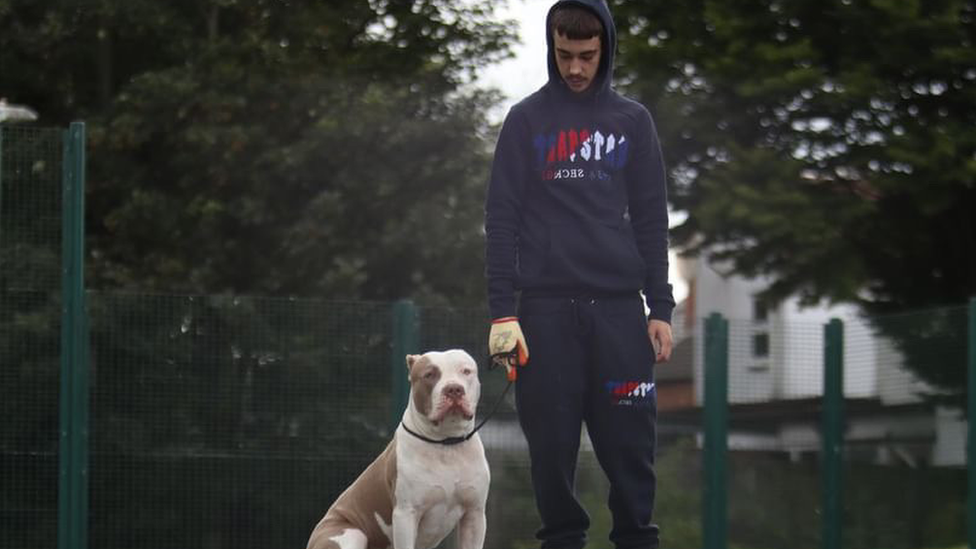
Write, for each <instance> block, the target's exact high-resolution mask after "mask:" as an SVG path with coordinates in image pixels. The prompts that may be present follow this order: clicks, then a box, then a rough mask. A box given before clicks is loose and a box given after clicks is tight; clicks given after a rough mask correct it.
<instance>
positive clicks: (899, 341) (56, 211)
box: [0, 126, 976, 549]
mask: <svg viewBox="0 0 976 549" xmlns="http://www.w3.org/2000/svg"><path fill="white" fill-rule="evenodd" d="M83 133H84V132H83V127H81V126H74V127H73V128H71V129H70V130H69V131H67V132H65V131H62V130H44V129H36V128H19V127H0V411H2V413H3V416H2V417H3V418H4V421H2V422H0V549H7V548H18V549H23V548H38V549H40V548H52V547H54V546H55V545H57V546H58V547H62V548H67V547H71V548H77V549H83V548H85V547H88V546H90V547H97V548H99V549H103V548H112V547H119V548H123V547H124V548H127V549H136V548H142V547H145V548H153V549H155V548H165V547H173V548H176V547H179V548H186V547H207V548H219V547H234V548H242V547H243V548H247V547H255V548H256V547H286V546H290V547H293V546H298V547H302V546H304V544H305V542H306V540H307V537H308V534H309V532H310V531H311V528H312V527H313V526H314V524H315V522H316V521H317V520H318V519H319V518H320V517H321V515H322V513H323V512H324V511H325V509H326V508H327V507H328V505H329V504H330V503H331V501H332V500H333V499H334V498H335V497H336V496H337V495H338V494H339V492H340V491H341V490H342V489H344V488H345V487H346V486H347V485H348V484H349V483H350V482H351V481H352V480H353V479H354V478H355V477H356V476H357V475H358V474H359V472H360V471H361V470H362V469H363V468H364V467H365V466H366V465H367V464H368V463H369V462H370V461H371V460H372V459H373V457H374V456H375V455H376V454H377V453H379V451H380V450H381V449H382V448H383V446H384V445H385V444H386V442H387V441H388V440H389V437H390V436H391V434H392V430H393V429H394V428H395V426H396V422H397V419H398V418H399V415H400V414H401V412H402V409H403V407H404V406H405V402H406V401H405V398H406V385H405V379H404V374H405V361H404V356H405V355H406V354H407V353H412V352H420V351H423V350H427V349H445V348H463V349H466V350H468V351H469V352H470V353H471V354H472V355H473V356H474V357H475V358H476V359H477V360H478V362H479V364H481V365H482V366H484V365H485V363H486V360H485V356H486V349H485V343H486V341H485V340H486V337H485V336H486V326H487V313H486V311H485V310H483V309H450V308H442V307H437V308H434V307H423V306H416V305H414V304H411V303H409V302H398V303H370V302H336V301H321V300H312V299H274V298H261V297H246V296H198V295H145V294H130V293H120V292H95V291H87V292H86V291H84V290H83V288H84V285H83V278H82V274H81V273H82V268H81V267H82V266H81V265H80V259H81V258H82V257H83V241H82V239H81V235H82V234H84V232H83V228H82V227H81V225H80V223H81V221H82V219H83V218H82V216H81V215H80V212H82V211H83V209H82V208H83V194H82V193H81V190H82V185H83V174H84V166H83V156H80V157H79V155H82V153H83V137H84V136H83ZM62 227H64V232H63V233H62ZM64 274H67V276H63V275H64ZM974 303H976V302H974ZM974 309H976V304H970V306H969V307H968V308H967V307H957V308H947V309H938V310H932V311H921V312H917V313H913V314H906V315H897V316H893V317H887V318H876V319H863V318H845V319H843V322H842V323H841V322H833V323H828V322H826V321H824V322H808V321H782V322H779V321H777V322H770V321H763V322H757V321H755V320H753V319H737V318H727V319H726V318H722V317H720V316H718V315H710V316H708V314H709V313H710V311H707V310H705V311H698V312H696V311H693V310H688V309H684V308H682V309H681V310H679V313H678V314H677V315H676V321H675V325H674V330H675V337H676V341H677V346H676V351H675V355H674V359H673V360H672V363H671V364H668V365H666V366H662V367H660V368H659V369H658V370H657V373H658V380H657V382H658V390H659V402H660V404H661V410H660V413H659V448H660V450H659V455H658V462H657V469H658V476H659V489H658V501H657V511H656V515H657V520H658V522H659V523H660V524H661V527H662V536H663V537H662V540H663V541H662V544H663V546H666V547H676V548H699V547H707V548H708V549H719V548H724V547H737V548H744V549H745V548H749V549H769V548H790V549H796V548H800V549H802V548H808V547H809V548H819V547H828V548H833V547H844V548H848V549H861V548H864V549H868V548H872V549H873V548H894V549H896V548H919V549H935V548H942V547H962V546H963V545H965V543H966V540H967V537H966V536H967V525H969V526H970V527H971V526H972V525H973V523H974V520H976V519H973V518H967V516H971V515H967V509H968V512H969V513H972V512H973V509H974V505H972V504H969V505H968V506H967V493H973V492H972V491H970V492H967V486H970V485H969V484H967V467H966V464H967V460H968V455H967V452H966V440H967V439H966V435H967V429H969V428H971V426H972V425H973V424H974V423H976V422H973V421H970V422H968V423H967V422H966V421H964V420H965V418H964V417H962V413H963V412H962V410H963V408H964V403H965V399H966V397H967V393H966V391H964V390H963V388H964V387H965V386H966V380H967V379H968V380H969V382H970V383H972V380H973V379H974V377H976V376H968V377H967V374H966V372H967V365H968V368H969V371H973V370H976V351H974V348H976V311H974ZM706 316H708V318H707V320H706ZM967 353H968V354H967ZM481 379H482V383H483V395H482V401H481V407H480V409H479V414H481V415H483V414H484V413H486V411H487V409H488V408H489V407H493V406H494V405H495V402H496V400H498V399H499V398H500V397H501V395H502V393H503V390H504V388H505V380H504V374H503V373H502V372H499V371H491V372H489V371H487V370H483V371H482V372H481ZM973 393H974V391H973V390H972V389H971V390H970V391H969V393H968V394H969V395H972V394H973ZM86 400H87V402H86ZM973 409H974V408H973V407H970V411H972V410H973ZM482 439H483V440H484V441H485V445H486V447H487V450H488V458H489V462H490V465H491V469H492V487H491V492H490V497H489V509H488V524H489V530H488V538H487V543H486V547H491V548H511V549H522V548H527V547H532V546H535V545H536V542H535V540H534V539H533V534H534V531H535V528H536V527H537V525H538V518H537V515H536V511H535V507H534V502H533V499H532V494H531V489H530V484H529V478H528V475H529V469H528V464H527V458H526V449H525V443H524V439H523V438H522V435H521V432H520V430H519V428H518V423H517V420H516V417H515V410H514V405H513V401H512V396H511V394H508V395H507V396H506V397H505V398H504V400H503V401H502V402H501V404H500V406H499V411H498V413H497V414H496V416H495V417H494V418H493V419H492V420H491V421H490V422H489V423H488V424H487V425H486V426H485V428H484V429H483V431H482ZM969 451H970V452H972V451H973V450H972V448H971V447H970V448H969ZM969 480H970V481H972V479H969ZM578 492H579V495H580V498H581V500H582V501H583V502H584V504H585V506H586V507H587V508H588V510H589V511H590V513H591V518H592V527H591V540H592V541H591V545H592V546H598V545H605V543H606V541H605V540H606V536H607V534H608V532H609V530H610V527H611V525H610V524H609V520H610V519H609V515H608V513H607V511H606V509H605V501H606V497H607V487H606V484H605V481H604V480H603V477H602V474H601V472H600V469H599V466H598V465H597V463H596V460H595V458H594V457H593V455H592V453H591V452H590V451H589V450H588V447H587V445H586V444H585V439H584V445H583V451H582V455H581V463H580V468H579V471H578ZM445 545H448V546H449V545H451V543H450V542H447V543H446V544H445Z"/></svg>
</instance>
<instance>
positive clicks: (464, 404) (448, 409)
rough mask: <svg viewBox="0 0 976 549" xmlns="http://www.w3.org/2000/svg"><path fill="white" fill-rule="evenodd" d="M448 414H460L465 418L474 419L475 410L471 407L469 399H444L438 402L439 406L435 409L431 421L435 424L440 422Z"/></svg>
mask: <svg viewBox="0 0 976 549" xmlns="http://www.w3.org/2000/svg"><path fill="white" fill-rule="evenodd" d="M448 416H460V417H461V418H463V419H465V420H472V419H474V411H473V410H472V409H471V405H470V404H469V403H468V401H467V400H452V399H448V398H445V399H442V400H441V401H440V403H439V404H438V406H437V408H435V409H434V413H433V415H432V416H431V418H430V419H431V421H433V422H434V424H435V425H436V424H438V423H440V422H441V421H444V419H446V418H447V417H448Z"/></svg>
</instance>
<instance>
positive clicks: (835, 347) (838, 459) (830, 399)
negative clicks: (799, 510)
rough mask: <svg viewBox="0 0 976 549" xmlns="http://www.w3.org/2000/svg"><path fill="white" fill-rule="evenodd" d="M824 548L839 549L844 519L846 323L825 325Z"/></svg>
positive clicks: (822, 503)
mask: <svg viewBox="0 0 976 549" xmlns="http://www.w3.org/2000/svg"><path fill="white" fill-rule="evenodd" d="M822 419H823V439H822V442H823V452H822V454H823V481H822V484H821V490H822V494H821V505H822V512H823V514H822V515H821V520H822V521H823V524H822V527H823V540H822V544H823V548H824V549H840V547H841V522H842V519H843V516H842V515H843V498H842V496H843V484H842V478H841V475H842V471H843V463H842V457H843V456H842V450H843V444H844V323H843V322H841V321H840V320H839V319H836V318H834V319H831V320H830V322H829V323H828V324H825V325H824V393H823V418H822Z"/></svg>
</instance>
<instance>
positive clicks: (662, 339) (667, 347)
mask: <svg viewBox="0 0 976 549" xmlns="http://www.w3.org/2000/svg"><path fill="white" fill-rule="evenodd" d="M647 335H648V337H650V338H651V345H652V346H653V347H654V359H655V360H656V361H657V362H667V361H669V360H671V346H672V343H673V342H672V340H671V325H670V324H668V323H667V322H665V321H663V320H657V319H651V321H650V322H648V323H647Z"/></svg>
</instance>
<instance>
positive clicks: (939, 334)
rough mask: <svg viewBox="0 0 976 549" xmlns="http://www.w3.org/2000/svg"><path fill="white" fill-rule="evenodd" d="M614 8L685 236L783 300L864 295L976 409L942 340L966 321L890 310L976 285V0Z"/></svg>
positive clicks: (954, 337) (909, 357)
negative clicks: (683, 215)
mask: <svg viewBox="0 0 976 549" xmlns="http://www.w3.org/2000/svg"><path fill="white" fill-rule="evenodd" d="M616 4H617V5H616V9H615V14H616V16H617V17H618V18H619V19H618V27H619V28H620V29H621V32H620V35H621V37H620V49H621V54H620V62H621V65H622V66H621V67H620V70H619V72H618V74H619V75H620V77H621V81H622V83H623V84H624V86H625V87H626V88H627V89H628V90H629V91H630V92H631V93H633V94H635V95H637V96H639V97H640V98H642V99H643V100H644V101H645V102H646V103H648V104H649V105H651V106H653V108H654V110H655V112H656V116H657V120H658V121H659V125H660V127H661V133H662V141H663V142H664V144H665V154H666V155H667V161H668V163H669V165H670V167H671V175H672V181H671V186H670V191H671V194H670V198H671V202H672V206H673V207H674V208H675V209H677V210H683V211H685V212H687V214H688V217H687V220H686V221H685V222H684V223H683V224H681V225H680V226H679V227H677V228H676V229H675V231H674V233H673V234H674V237H675V242H676V243H677V245H678V246H680V247H681V248H683V249H684V251H686V252H687V253H692V254H695V253H701V252H706V253H708V254H710V255H711V256H712V257H713V258H716V259H720V260H729V261H731V264H732V265H733V268H734V270H735V271H736V272H737V273H739V274H742V275H745V276H755V275H769V278H770V279H771V280H772V281H773V282H772V284H771V285H770V286H769V288H768V289H767V290H766V291H765V292H764V295H763V296H762V297H764V298H766V299H768V300H770V301H773V302H775V301H777V300H780V299H783V298H785V297H786V296H789V295H798V296H800V298H801V299H802V301H803V302H804V303H806V304H814V303H818V302H821V301H823V300H827V301H834V302H836V301H848V302H855V303H858V304H860V305H861V306H862V309H863V310H864V311H865V312H866V313H868V314H870V315H872V318H873V321H874V324H875V326H877V327H878V328H879V329H880V330H881V331H882V332H883V333H885V334H887V335H888V336H890V337H891V338H892V339H893V340H894V341H895V342H896V343H897V344H898V346H899V348H900V349H901V350H902V352H903V355H904V356H905V357H906V363H907V365H908V366H909V367H911V368H913V369H914V370H915V371H916V372H918V373H919V374H920V375H921V377H922V378H923V379H925V380H926V381H928V382H929V383H930V384H931V385H932V386H934V387H938V388H939V389H940V390H942V391H948V392H949V393H950V394H952V395H954V399H955V402H956V403H957V404H959V403H962V402H964V400H965V399H964V398H963V396H962V393H963V387H964V386H965V381H964V380H965V369H964V364H965V356H964V352H965V350H964V347H963V346H960V345H948V346H937V345H934V343H935V342H937V341H942V342H953V341H958V340H959V338H960V334H961V333H962V332H961V331H960V330H961V329H962V325H961V324H960V323H959V322H958V318H956V317H957V316H958V315H955V314H954V313H951V314H949V313H947V314H945V315H942V314H931V315H913V316H910V317H909V318H912V319H914V320H915V323H913V324H910V325H906V323H905V322H904V321H903V319H904V318H905V317H903V316H900V315H895V316H891V315H892V314H893V313H898V312H903V311H912V310H918V309H923V308H924V309H928V308H932V307H942V306H951V305H959V304H961V303H964V302H965V301H966V300H967V299H969V298H970V297H971V296H973V295H976V254H974V253H973V250H976V216H974V215H973V212H976V48H974V47H973V41H974V39H976V21H974V19H976V4H974V3H973V2H972V1H969V0H934V1H931V2H921V1H918V0H829V1H826V2H823V1H813V0H793V1H783V0H762V1H759V2H744V1H733V2H729V1H725V0H694V1H691V2H680V3H677V4H676V3H673V2H639V3H635V2H620V1H618V2H616ZM933 353H934V354H933ZM934 356H937V357H939V361H938V364H936V363H934V362H933V357H934Z"/></svg>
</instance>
